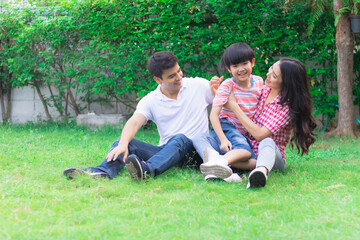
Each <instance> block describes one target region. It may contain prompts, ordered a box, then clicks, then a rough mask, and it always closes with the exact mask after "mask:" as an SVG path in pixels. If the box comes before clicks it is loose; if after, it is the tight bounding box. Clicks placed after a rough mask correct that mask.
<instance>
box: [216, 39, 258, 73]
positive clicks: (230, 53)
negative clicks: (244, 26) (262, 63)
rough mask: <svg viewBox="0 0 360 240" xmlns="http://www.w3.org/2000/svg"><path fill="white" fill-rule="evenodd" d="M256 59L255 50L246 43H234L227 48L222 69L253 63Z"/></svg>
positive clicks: (222, 61)
mask: <svg viewBox="0 0 360 240" xmlns="http://www.w3.org/2000/svg"><path fill="white" fill-rule="evenodd" d="M254 58H255V52H254V50H253V49H252V48H251V47H250V46H249V45H248V44H246V43H234V44H232V45H230V46H229V47H228V48H226V50H225V52H224V54H223V56H222V58H221V65H222V67H228V68H230V66H231V65H236V64H239V63H242V62H246V61H250V62H251V61H252V60H253V59H254Z"/></svg>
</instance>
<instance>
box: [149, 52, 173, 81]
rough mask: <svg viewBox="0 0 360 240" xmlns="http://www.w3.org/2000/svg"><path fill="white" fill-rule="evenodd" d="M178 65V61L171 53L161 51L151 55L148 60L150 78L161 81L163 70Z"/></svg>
mask: <svg viewBox="0 0 360 240" xmlns="http://www.w3.org/2000/svg"><path fill="white" fill-rule="evenodd" d="M176 63H178V59H177V58H176V57H175V55H174V54H173V53H172V52H168V51H161V52H157V53H155V54H154V55H152V56H151V57H150V58H149V60H148V70H149V72H150V74H151V76H155V77H158V78H161V79H162V74H163V72H164V70H166V69H169V68H172V67H174V66H175V65H176Z"/></svg>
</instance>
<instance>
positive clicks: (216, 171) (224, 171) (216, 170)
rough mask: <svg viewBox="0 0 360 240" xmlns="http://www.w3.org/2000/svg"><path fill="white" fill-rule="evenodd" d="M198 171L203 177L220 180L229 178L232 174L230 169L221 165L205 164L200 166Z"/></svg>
mask: <svg viewBox="0 0 360 240" xmlns="http://www.w3.org/2000/svg"><path fill="white" fill-rule="evenodd" d="M200 171H201V173H202V174H203V175H204V176H206V175H215V176H216V177H218V178H221V179H224V178H227V177H230V176H231V174H232V173H233V172H232V170H231V168H229V167H228V166H225V165H222V164H209V162H208V163H206V164H201V165H200Z"/></svg>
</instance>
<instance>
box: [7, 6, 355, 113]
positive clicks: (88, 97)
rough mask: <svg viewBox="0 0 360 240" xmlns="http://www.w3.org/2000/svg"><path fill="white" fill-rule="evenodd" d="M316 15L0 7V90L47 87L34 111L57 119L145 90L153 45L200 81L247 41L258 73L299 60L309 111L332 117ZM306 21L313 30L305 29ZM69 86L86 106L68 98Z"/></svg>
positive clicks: (332, 60) (330, 38) (327, 18)
mask: <svg viewBox="0 0 360 240" xmlns="http://www.w3.org/2000/svg"><path fill="white" fill-rule="evenodd" d="M322 18H323V19H321V21H317V22H315V23H313V21H311V5H310V4H308V3H307V2H306V1H304V2H301V1H286V3H285V1H280V0H275V1H274V0H261V1H260V0H251V1H250V0H239V1H224V0H206V1H205V0H200V1H199V0H196V1H195V0H182V1H178V0H151V1H150V0H132V1H127V0H121V1H120V0H107V1H105V0H93V1H84V2H81V1H79V2H77V3H75V2H68V3H63V4H62V5H60V6H59V5H57V6H55V7H46V8H32V7H28V8H21V9H14V8H4V10H3V11H2V14H1V18H0V25H1V33H0V52H1V57H0V70H1V72H0V77H1V79H0V87H1V88H0V90H1V93H2V94H1V97H2V96H4V95H5V94H6V93H8V92H9V90H8V89H11V88H14V87H21V86H26V85H31V86H34V88H36V90H37V92H38V94H39V95H40V96H42V95H43V94H42V93H41V87H47V88H48V89H49V90H50V93H51V96H50V97H47V98H46V97H45V96H42V97H41V100H42V102H43V104H44V108H45V109H47V107H49V106H50V107H55V108H56V109H57V110H58V112H59V114H60V115H61V116H63V117H64V118H65V119H66V117H67V116H68V111H69V108H72V109H74V111H75V113H76V114H78V113H81V111H83V109H84V108H86V107H87V108H89V106H90V104H91V103H92V102H96V101H102V102H106V101H109V100H110V99H116V100H118V101H121V102H123V103H125V104H126V103H127V102H128V96H131V95H134V94H136V96H137V97H138V98H140V97H142V96H144V95H145V94H146V93H148V92H149V91H150V90H152V89H154V88H155V87H156V83H155V82H154V81H153V79H152V78H151V76H149V74H148V72H147V69H146V64H147V59H148V57H150V56H151V55H152V54H153V53H154V52H156V51H160V50H168V51H173V52H174V53H175V55H176V56H177V57H178V58H179V61H180V64H181V65H182V67H183V69H184V73H185V75H188V76H201V77H205V78H208V79H209V78H210V77H211V76H212V75H214V74H217V75H219V74H225V75H226V74H227V73H226V72H224V71H223V69H220V68H219V66H218V63H219V60H220V58H221V55H222V53H223V51H224V49H225V48H226V47H227V46H229V45H230V44H232V43H235V42H247V43H248V44H249V45H251V46H252V47H253V48H254V49H255V53H256V64H255V69H254V71H255V74H257V75H261V76H263V77H265V74H266V72H267V69H268V67H269V66H270V65H271V64H272V63H273V62H274V61H275V60H276V59H277V58H278V57H279V56H292V57H296V58H299V59H300V60H302V61H304V62H306V65H307V68H308V73H309V75H310V76H311V86H312V95H313V97H314V103H315V108H316V114H320V113H323V114H325V115H328V116H331V117H332V116H334V114H335V109H336V107H335V106H334V105H336V102H337V101H336V99H337V97H336V94H335V93H336V84H335V83H336V50H335V44H334V35H335V28H334V25H333V22H334V17H333V15H332V11H329V12H328V13H326V14H324V15H323V17H322ZM310 23H311V24H314V26H315V27H314V30H313V33H312V35H310V36H309V35H307V27H308V25H309V24H310ZM358 60H359V57H358V56H357V57H355V64H354V66H357V65H359V62H356V61H358ZM358 82H359V80H358V79H356V81H355V84H357V86H358V85H359V83H358ZM8 86H10V87H8ZM325 89H327V90H325ZM355 89H356V88H355ZM79 93H82V94H81V96H82V99H81V100H82V102H86V103H87V104H88V105H87V106H82V105H81V104H79V103H78V102H76V99H77V98H76V96H75V95H76V94H79ZM355 94H357V95H358V94H359V93H357V92H355ZM2 98H3V97H2ZM357 99H358V98H357ZM2 109H4V108H2ZM3 112H4V111H3ZM47 112H48V111H47ZM48 119H49V120H51V116H50V114H48Z"/></svg>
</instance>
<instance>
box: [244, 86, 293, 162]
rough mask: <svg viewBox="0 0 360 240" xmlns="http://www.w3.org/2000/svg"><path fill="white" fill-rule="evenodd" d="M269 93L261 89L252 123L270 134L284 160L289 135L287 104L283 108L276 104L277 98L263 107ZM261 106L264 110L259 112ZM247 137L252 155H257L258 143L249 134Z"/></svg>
mask: <svg viewBox="0 0 360 240" xmlns="http://www.w3.org/2000/svg"><path fill="white" fill-rule="evenodd" d="M269 92H270V88H269V87H264V88H263V90H262V96H261V98H260V101H259V103H258V105H257V109H256V113H255V115H254V118H253V122H254V123H255V124H256V125H258V126H259V127H263V126H265V127H266V128H267V129H269V130H270V131H271V132H272V134H273V135H272V136H271V137H270V138H272V139H273V140H274V141H275V144H276V146H277V147H278V148H279V150H280V152H281V155H282V157H283V158H284V160H286V158H285V147H286V145H287V144H288V142H289V140H290V135H291V125H290V113H289V106H288V105H287V103H285V104H284V105H283V106H282V105H279V104H278V103H279V101H280V96H277V97H276V98H275V99H274V100H272V101H271V102H270V103H269V104H268V105H266V106H264V104H265V100H266V98H267V97H268V95H269ZM263 106H264V109H263V110H262V111H261V109H262V107H263ZM248 137H249V140H250V142H251V144H252V147H253V151H254V153H255V154H256V155H258V152H259V151H258V150H259V149H258V148H259V142H258V141H257V140H256V139H255V138H254V137H253V136H251V135H250V134H248Z"/></svg>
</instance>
